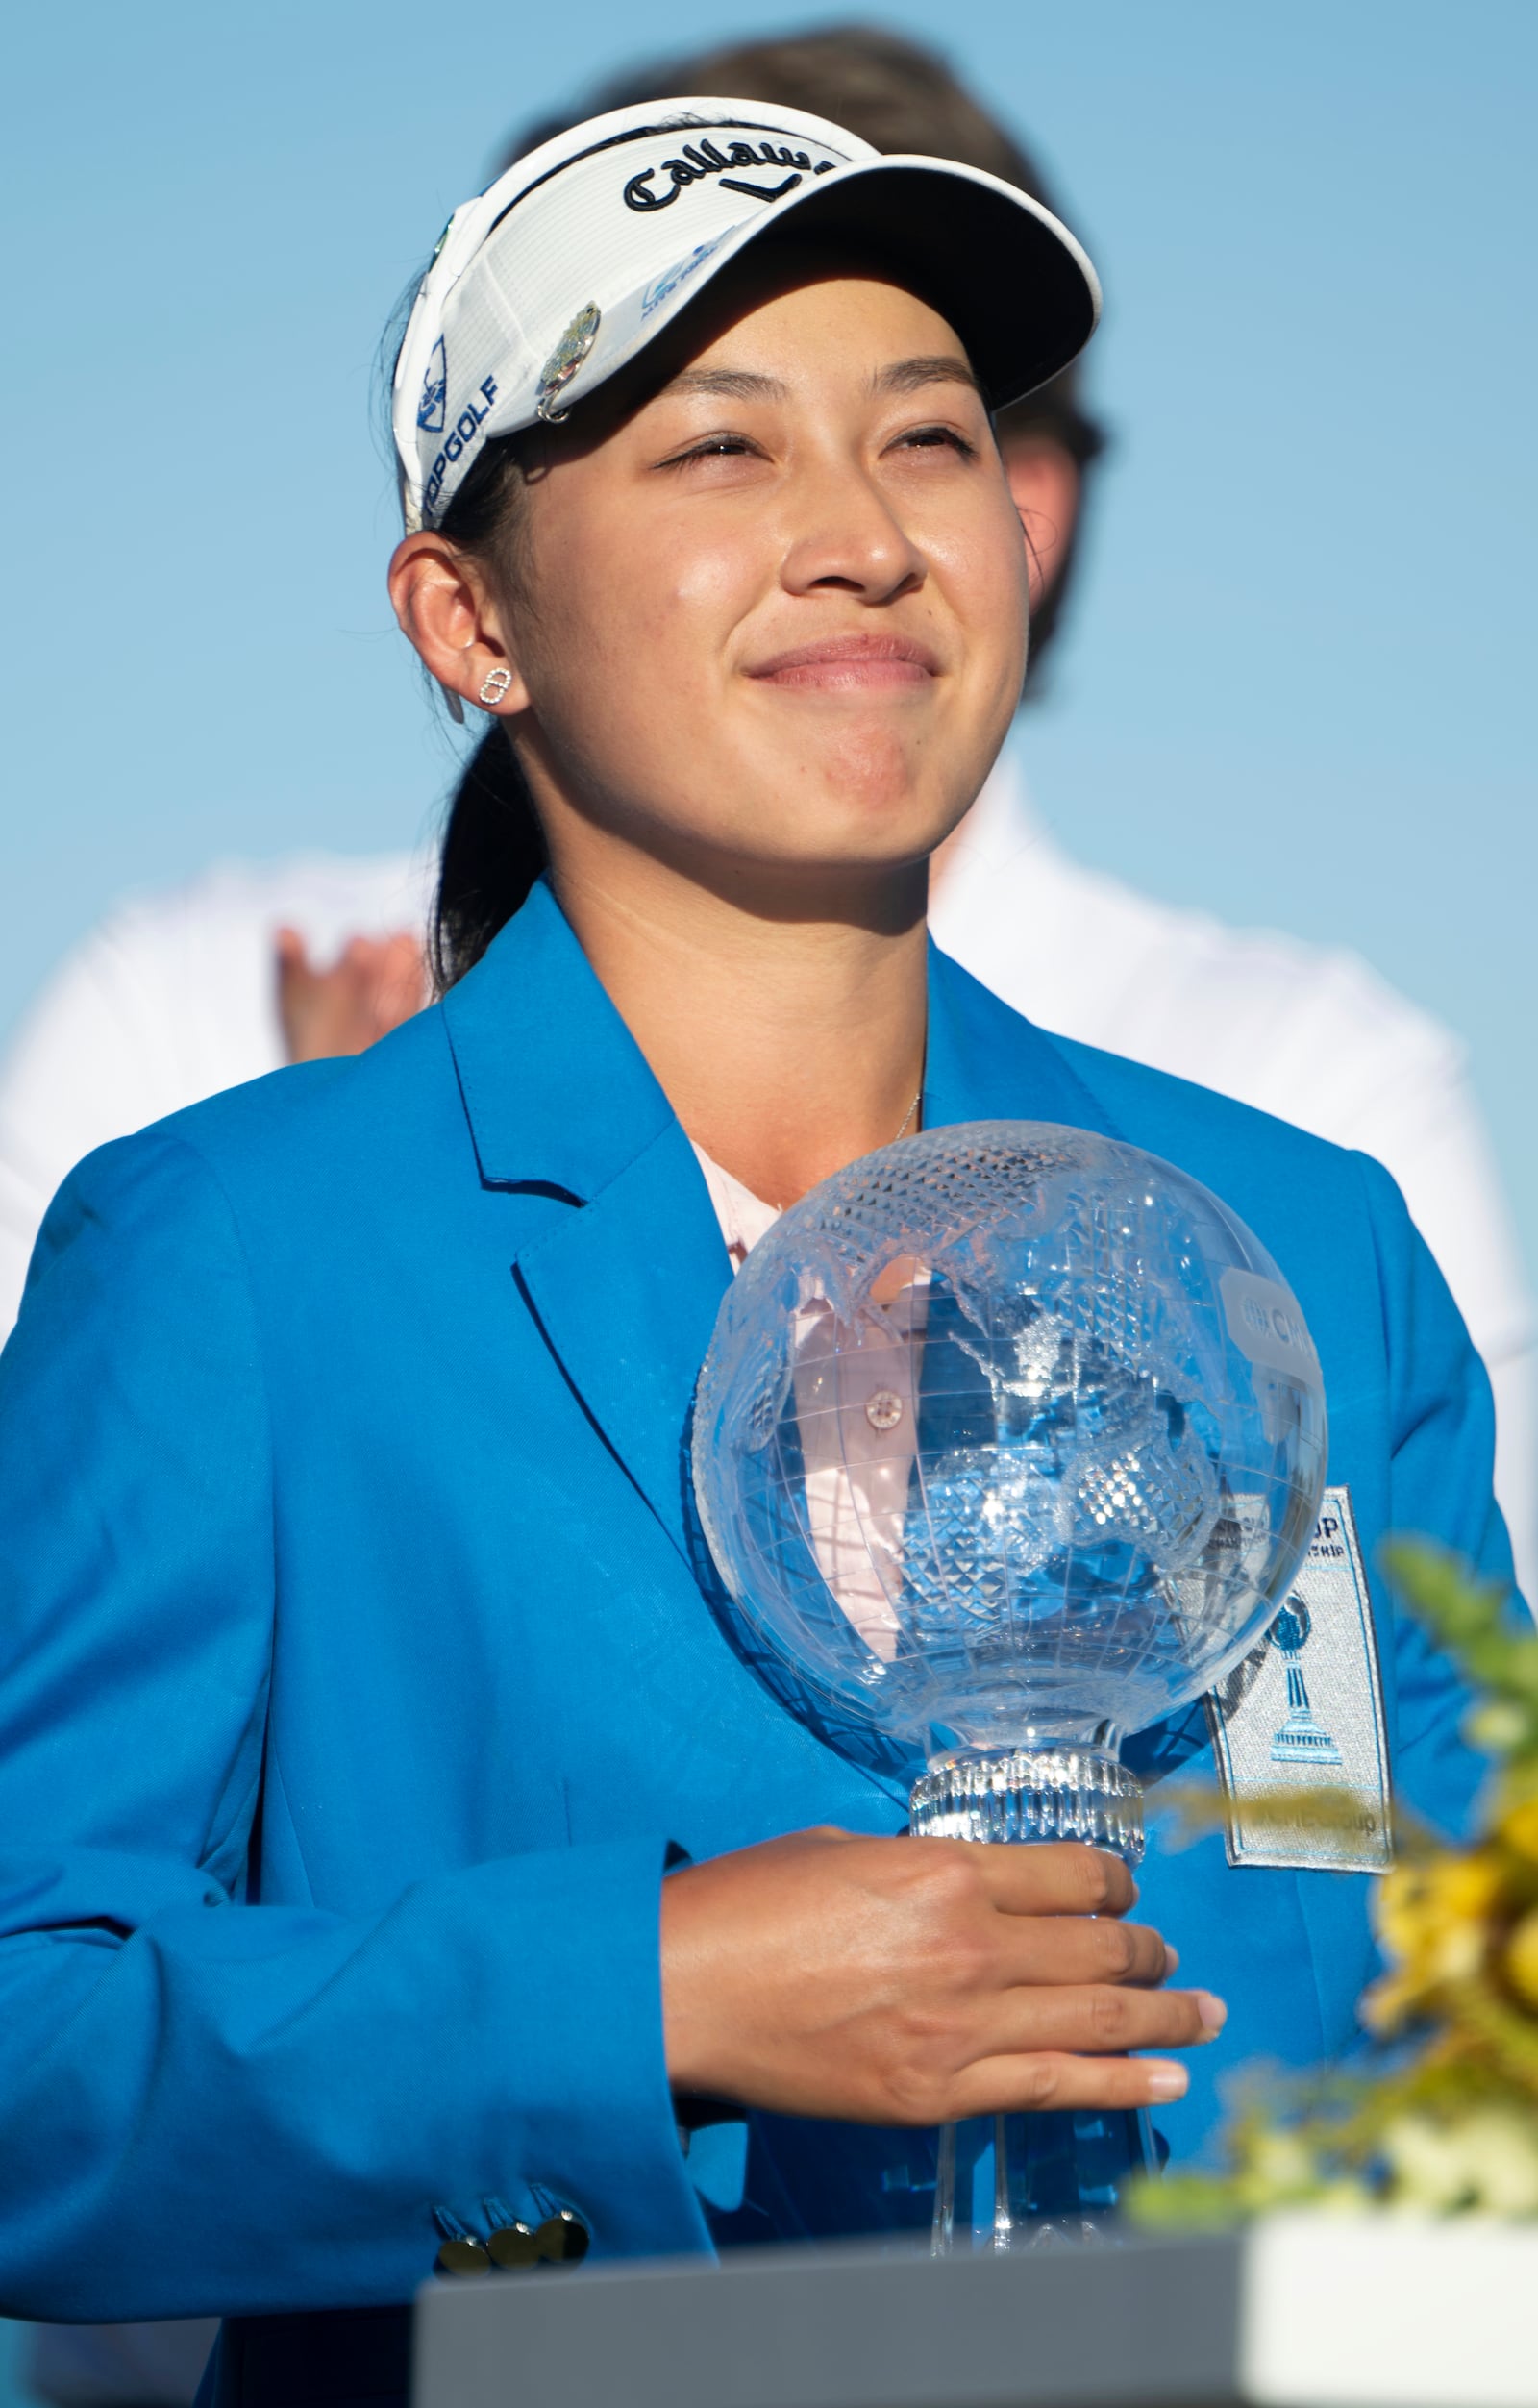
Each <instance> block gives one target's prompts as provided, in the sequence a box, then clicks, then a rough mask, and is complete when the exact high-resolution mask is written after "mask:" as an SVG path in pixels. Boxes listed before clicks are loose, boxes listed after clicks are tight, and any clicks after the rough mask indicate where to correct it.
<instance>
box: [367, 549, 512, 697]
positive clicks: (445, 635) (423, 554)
mask: <svg viewBox="0 0 1538 2408" xmlns="http://www.w3.org/2000/svg"><path fill="white" fill-rule="evenodd" d="M389 589H390V600H391V602H392V603H393V604H394V606H395V616H396V618H397V619H398V620H399V622H400V628H401V633H402V634H403V635H404V636H405V637H406V640H407V642H408V643H409V644H410V645H412V646H413V648H414V649H415V651H416V652H417V653H418V654H419V655H420V657H421V660H422V665H423V667H424V668H425V669H426V670H427V672H428V674H429V676H430V677H434V678H435V679H436V680H437V682H438V683H439V685H441V686H442V687H443V688H444V690H445V692H446V693H448V694H451V695H458V696H459V698H460V700H461V701H463V702H467V703H474V704H475V706H476V708H478V709H480V710H487V711H491V712H493V713H494V714H496V715H497V716H499V717H511V716H513V715H514V714H515V713H516V712H518V711H520V710H527V709H528V708H529V689H528V687H527V686H526V685H525V683H524V682H523V679H522V676H521V675H520V673H519V669H518V663H517V660H516V658H514V656H513V653H512V650H511V646H510V642H509V630H508V628H507V626H506V624H505V622H504V619H503V614H502V612H501V611H500V610H499V608H497V604H496V602H495V599H494V598H493V596H492V594H491V592H490V589H489V587H488V586H487V584H486V582H485V579H484V576H483V575H482V573H481V571H480V568H479V567H478V565H477V563H476V562H475V561H474V560H472V559H470V558H469V557H468V556H467V555H466V554H465V553H463V552H460V551H458V550H457V549H456V548H455V546H454V545H453V544H452V543H450V542H449V541H448V539H447V537H446V536H444V535H440V534H435V533H434V531H433V530H432V529H430V528H424V529H423V531H422V532H421V534H415V535H408V536H407V538H406V540H405V542H404V543H398V544H397V545H396V547H395V551H394V554H393V557H392V558H391V560H390V567H389Z"/></svg>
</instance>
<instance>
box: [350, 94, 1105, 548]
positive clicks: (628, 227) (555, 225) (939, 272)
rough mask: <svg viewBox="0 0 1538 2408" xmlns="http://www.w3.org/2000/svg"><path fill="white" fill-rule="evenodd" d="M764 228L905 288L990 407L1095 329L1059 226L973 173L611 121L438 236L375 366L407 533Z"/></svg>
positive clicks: (823, 122)
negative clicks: (387, 396) (505, 438)
mask: <svg viewBox="0 0 1538 2408" xmlns="http://www.w3.org/2000/svg"><path fill="white" fill-rule="evenodd" d="M781 229H783V230H784V231H785V232H786V233H787V234H790V233H793V234H794V236H795V237H796V239H797V240H798V241H805V242H806V243H809V244H824V243H826V244H827V245H828V246H829V247H830V248H831V249H842V250H847V251H852V252H854V253H855V254H856V256H861V257H865V258H868V259H870V260H871V261H872V262H873V264H875V265H877V266H878V267H884V268H886V269H887V270H888V271H889V272H890V273H892V274H893V275H895V276H898V277H900V278H902V279H904V280H905V282H908V283H910V284H911V285H913V287H914V289H915V290H917V291H919V292H921V293H922V294H923V295H924V296H925V298H926V299H927V300H929V301H930V302H931V303H932V304H933V306H934V308H935V309H937V310H940V312H941V313H942V315H943V316H945V317H946V318H947V319H948V320H949V322H950V324H951V325H953V326H954V327H955V331H956V334H957V335H959V337H960V338H961V341H962V342H963V343H964V344H965V345H966V349H967V353H968V357H969V358H970V360H971V361H972V365H973V367H974V369H975V370H976V371H977V374H978V377H979V379H980V382H981V385H982V386H983V390H984V392H985V393H986V395H987V398H988V400H989V402H990V404H991V405H992V406H993V407H994V408H996V409H997V408H1000V407H1002V406H1003V405H1004V404H1005V402H1011V401H1016V400H1018V399H1019V398H1020V396H1021V395H1022V394H1023V393H1028V392H1030V391H1031V390H1032V389H1033V388H1034V387H1035V386H1036V385H1043V384H1045V383H1046V382H1047V380H1048V379H1049V378H1050V377H1053V376H1055V375H1056V374H1057V372H1058V370H1059V369H1060V368H1065V367H1066V366H1067V365H1068V362H1069V361H1070V360H1072V359H1074V358H1075V356H1076V355H1077V354H1078V353H1079V351H1080V350H1081V349H1082V347H1083V345H1084V344H1085V342H1086V341H1087V340H1088V338H1089V336H1090V335H1091V333H1092V332H1093V330H1094V326H1095V321H1096V318H1097V316H1098V315H1099V311H1100V286H1099V285H1098V283H1097V282H1096V278H1095V271H1094V269H1093V267H1092V266H1091V265H1090V263H1089V261H1088V260H1087V258H1086V257H1085V255H1084V253H1083V251H1082V250H1081V249H1080V248H1079V244H1078V243H1077V242H1076V241H1075V239H1074V237H1073V236H1072V235H1071V234H1070V233H1069V232H1068V230H1067V228H1066V227H1064V226H1061V225H1059V224H1058V222H1057V220H1056V218H1054V216H1052V215H1051V214H1050V212H1049V211H1046V210H1044V209H1043V208H1042V207H1041V205H1040V203H1039V202H1037V201H1033V200H1031V199H1030V198H1029V196H1028V195H1027V194H1026V193H1024V192H1018V191H1016V190H1015V188H1014V186H1012V185H1008V184H1005V183H1004V182H1003V181H1002V180H1001V179H1000V178H999V177H997V176H990V175H986V174H984V172H983V171H982V170H981V169H980V168H977V167H963V166H961V165H959V164H957V163H956V162H955V161H950V160H941V159H923V158H919V157H916V156H914V157H909V156H905V155H893V154H883V153H881V152H879V151H875V150H873V149H872V148H871V146H870V144H869V143H868V142H862V141H861V140H860V139H859V137H858V136H857V135H854V134H850V133H848V132H846V131H845V129H844V128H843V127H842V126H836V125H833V124H831V122H830V121H829V120H828V119H827V118H825V117H814V116H810V115H808V114H807V113H806V112H804V111H802V110H787V109H772V108H769V107H768V106H766V105H765V104H764V103H762V102H758V101H747V100H730V99H728V100H722V99H714V98H704V99H702V98H699V97H685V98H682V99H672V100H658V101H656V102H654V103H653V104H651V106H650V107H648V108H645V109H640V110H636V109H617V110H611V111H610V112H608V114H607V115H605V116H602V117H590V118H588V119H587V120H586V122H585V123H583V124H582V125H576V126H572V127H569V128H568V129H567V131H566V132H565V133H563V134H560V135H558V136H557V137H556V139H555V140H554V141H551V142H546V143H543V144H542V145H541V146H540V148H539V149H538V150H535V151H531V152H530V154H529V156H528V157H527V158H526V159H521V160H518V161H516V162H515V163H514V164H513V165H512V166H511V167H509V169H508V170H507V172H506V174H504V175H501V176H499V177H498V178H497V181H496V182H495V184H493V185H491V186H488V188H487V189H486V190H485V191H484V192H483V193H482V194H481V195H480V197H479V199H477V200H473V201H466V202H465V203H464V204H463V206H462V207H461V208H459V209H457V210H456V211H455V212H454V215H453V216H452V217H451V218H450V220H449V223H448V225H447V226H446V227H445V229H444V231H443V235H442V236H441V238H440V240H439V243H438V247H437V249H436V251H435V252H434V255H433V262H432V265H431V266H430V267H429V269H428V271H427V274H426V275H425V276H424V277H423V279H422V283H421V285H420V287H419V288H418V291H417V295H416V299H415V301H414V303H413V304H412V308H411V314H410V317H409V321H408V324H407V329H406V335H405V339H404V341H403V342H402V344H401V350H400V357H399V358H398V360H397V361H396V363H395V384H394V393H393V406H392V419H393V426H394V434H395V449H396V455H397V459H398V463H399V468H400V478H401V500H402V508H403V510H404V513H405V518H406V525H407V531H408V533H413V532H414V531H415V530H416V529H417V528H419V527H436V526H438V525H439V524H441V522H442V519H443V516H444V513H445V512H446V510H447V509H448V508H449V506H450V504H451V503H452V502H453V500H454V497H455V495H456V493H457V492H458V491H459V487H460V485H461V484H463V482H464V480H465V478H466V477H467V476H468V475H469V473H470V470H471V468H472V467H473V466H474V464H475V462H476V460H477V459H479V458H480V457H481V454H482V452H483V450H484V447H485V445H486V443H487V442H488V441H490V440H491V439H492V438H493V437H494V436H496V435H503V434H517V433H518V432H519V431H520V430H521V429H523V428H525V427H531V426H533V425H534V424H535V423H536V422H537V421H541V420H542V421H544V422H545V423H546V424H549V425H556V424H558V423H559V422H560V421H561V420H562V419H563V418H564V417H566V415H567V414H568V413H569V411H570V410H572V409H573V408H574V407H575V406H576V405H577V404H578V403H579V402H581V401H583V399H584V398H585V397H586V395H587V394H589V393H591V392H593V391H594V390H596V388H597V387H598V386H599V385H602V384H603V383H604V382H605V381H606V380H607V379H608V378H609V377H611V376H613V375H614V374H615V373H616V372H617V370H619V369H620V368H622V367H624V366H626V365H627V364H628V363H629V361H631V360H633V359H634V358H636V356H637V355H638V354H639V353H640V352H642V351H644V350H645V348H646V346H647V345H648V344H649V343H651V342H653V341H655V340H656V338H657V335H660V334H661V333H662V331H663V329H664V328H665V327H667V326H669V325H670V324H671V323H672V321H673V319H674V318H676V317H677V316H678V314H679V312H680V311H681V310H684V309H686V308H687V307H688V305H689V303H690V302H692V301H693V299H694V298H695V295H696V294H697V293H699V292H701V291H703V290H704V288H705V286H706V285H708V284H709V283H710V282H711V280H712V279H713V278H714V277H716V276H719V275H720V273H721V271H722V269H723V268H724V267H725V266H726V265H727V264H728V263H729V261H732V260H733V259H735V258H736V256H737V254H738V252H739V251H742V250H745V249H746V248H747V247H748V245H749V244H750V243H752V242H755V241H757V240H758V239H759V238H760V237H761V236H764V235H765V234H766V233H770V232H776V233H778V232H779V231H781Z"/></svg>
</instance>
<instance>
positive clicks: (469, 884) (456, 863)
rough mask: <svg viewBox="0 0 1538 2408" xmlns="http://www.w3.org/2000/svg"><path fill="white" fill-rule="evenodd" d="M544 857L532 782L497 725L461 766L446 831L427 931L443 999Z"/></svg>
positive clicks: (522, 896)
mask: <svg viewBox="0 0 1538 2408" xmlns="http://www.w3.org/2000/svg"><path fill="white" fill-rule="evenodd" d="M546 858H547V856H546V853H545V840H544V837H543V835H542V834H541V832H540V828H539V821H538V819H537V817H536V816H535V812H534V804H533V795H532V794H531V793H530V791H529V782H528V780H527V779H526V778H525V776H524V774H523V771H522V769H521V768H520V766H519V763H518V756H517V754H516V753H515V752H514V751H513V749H512V744H511V740H510V739H509V734H508V732H507V729H506V728H505V727H504V726H503V725H502V724H501V722H500V721H499V720H496V719H493V720H492V722H491V724H490V726H489V727H488V728H487V730H486V732H485V733H484V736H483V737H482V738H481V741H480V743H479V744H478V745H477V746H476V748H475V751H474V752H473V753H472V754H471V756H470V758H469V759H468V760H467V761H466V763H465V765H464V768H463V771H462V772H461V774H460V778H459V784H458V786H457V787H456V788H455V792H454V801H453V803H452V804H451V805H450V807H449V817H448V824H447V826H446V827H445V829H444V831H443V854H442V858H441V861H440V863H439V867H438V890H437V895H436V898H435V900H434V906H433V925H432V928H431V931H430V932H429V948H430V952H431V955H432V962H433V976H434V981H435V982H436V985H437V989H438V993H439V994H440V995H441V994H443V993H444V992H445V991H446V990H447V989H448V988H449V987H451V986H453V985H454V984H455V983H456V981H458V980H459V979H462V978H463V976H464V974H465V972H466V971H467V970H472V969H474V967H475V965H476V963H477V962H478V961H479V960H480V958H481V956H482V955H483V954H484V952H485V950H486V947H487V946H488V945H489V944H490V942H491V940H492V938H493V937H494V936H495V935H496V933H497V931H498V930H499V929H502V928H505V927H506V926H507V924H508V922H509V920H510V919H511V917H512V915H513V913H514V912H515V911H516V910H518V909H519V907H520V906H521V905H522V904H524V903H525V902H526V901H527V899H528V896H529V892H530V889H531V888H532V887H533V884H534V882H535V881H536V880H537V879H538V877H539V875H540V872H541V871H542V870H543V869H544V866H545V861H546Z"/></svg>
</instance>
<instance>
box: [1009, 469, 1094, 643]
mask: <svg viewBox="0 0 1538 2408" xmlns="http://www.w3.org/2000/svg"><path fill="white" fill-rule="evenodd" d="M1000 449H1001V451H1002V453H1003V455H1004V473H1005V476H1006V477H1007V478H1008V480H1009V490H1010V492H1011V493H1012V494H1013V496H1014V505H1015V508H1016V509H1017V510H1018V511H1019V513H1020V524H1021V526H1022V527H1023V528H1024V529H1025V532H1026V550H1027V555H1028V559H1029V573H1030V611H1031V616H1032V617H1034V616H1035V614H1036V612H1037V611H1038V610H1039V609H1040V608H1041V603H1042V597H1043V595H1045V594H1048V593H1050V592H1051V591H1052V588H1053V586H1054V584H1055V583H1057V579H1058V576H1059V574H1060V573H1061V570H1062V566H1063V562H1064V561H1065V560H1066V559H1067V558H1068V545H1069V541H1070V539H1071V537H1072V535H1073V532H1074V521H1075V519H1076V518H1077V517H1078V516H1079V486H1080V483H1081V479H1080V475H1079V462H1078V461H1077V460H1076V459H1075V458H1074V456H1073V454H1072V453H1071V452H1069V451H1067V450H1065V449H1064V447H1063V445H1062V444H1061V443H1056V442H1054V440H1053V438H1052V437H1051V435H1045V434H1017V435H1015V436H1013V437H1012V438H1011V437H1010V436H1008V435H1006V436H1005V439H1004V441H1003V443H1002V444H1001V446H1000Z"/></svg>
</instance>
